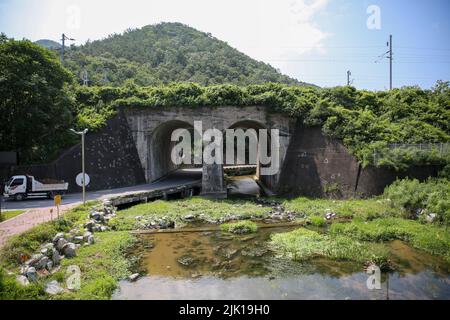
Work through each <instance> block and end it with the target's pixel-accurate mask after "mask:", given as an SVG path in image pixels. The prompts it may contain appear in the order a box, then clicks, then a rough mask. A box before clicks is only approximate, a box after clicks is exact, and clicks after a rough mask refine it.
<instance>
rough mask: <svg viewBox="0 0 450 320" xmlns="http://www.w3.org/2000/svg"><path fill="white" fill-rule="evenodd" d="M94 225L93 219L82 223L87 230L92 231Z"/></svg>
mask: <svg viewBox="0 0 450 320" xmlns="http://www.w3.org/2000/svg"><path fill="white" fill-rule="evenodd" d="M94 226H95V221H92V220H90V221H88V222H86V223H85V224H84V227H85V228H86V229H87V230H88V231H89V232H92V231H93V228H94Z"/></svg>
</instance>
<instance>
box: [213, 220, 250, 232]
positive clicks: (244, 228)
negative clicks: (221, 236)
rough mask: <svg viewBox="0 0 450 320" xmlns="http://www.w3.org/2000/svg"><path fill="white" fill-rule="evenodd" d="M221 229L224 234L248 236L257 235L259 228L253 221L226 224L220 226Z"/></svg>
mask: <svg viewBox="0 0 450 320" xmlns="http://www.w3.org/2000/svg"><path fill="white" fill-rule="evenodd" d="M220 229H221V230H222V231H224V232H229V233H234V234H247V233H256V231H258V226H257V225H256V223H254V222H253V221H239V222H233V223H224V224H222V225H221V226H220Z"/></svg>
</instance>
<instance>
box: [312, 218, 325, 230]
mask: <svg viewBox="0 0 450 320" xmlns="http://www.w3.org/2000/svg"><path fill="white" fill-rule="evenodd" d="M308 221H309V222H310V223H311V225H313V226H314V227H319V228H322V227H325V226H326V224H327V221H326V220H325V218H324V217H319V216H311V217H309V218H308Z"/></svg>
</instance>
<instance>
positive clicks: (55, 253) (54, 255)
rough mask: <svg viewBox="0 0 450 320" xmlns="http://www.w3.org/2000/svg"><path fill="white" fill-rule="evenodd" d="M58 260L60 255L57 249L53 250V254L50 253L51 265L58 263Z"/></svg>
mask: <svg viewBox="0 0 450 320" xmlns="http://www.w3.org/2000/svg"><path fill="white" fill-rule="evenodd" d="M60 261H61V255H60V254H59V252H58V250H54V251H53V255H52V262H53V266H57V265H59V262H60Z"/></svg>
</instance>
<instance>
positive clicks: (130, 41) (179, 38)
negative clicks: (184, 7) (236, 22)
mask: <svg viewBox="0 0 450 320" xmlns="http://www.w3.org/2000/svg"><path fill="white" fill-rule="evenodd" d="M66 63H67V64H66V66H67V67H68V68H69V69H70V70H71V71H72V72H73V73H74V74H75V75H77V76H78V78H79V79H80V81H81V78H83V75H84V74H85V72H84V70H86V71H87V76H88V79H89V81H90V82H89V83H90V84H91V85H112V86H119V85H123V84H124V83H125V82H126V81H127V80H129V79H132V80H134V82H135V83H136V84H137V85H144V86H148V85H157V84H165V83H169V82H195V83H199V84H203V85H212V84H225V83H232V84H238V85H248V84H261V83H266V82H276V83H283V84H290V85H294V84H296V85H299V84H302V83H301V82H299V81H297V80H295V79H292V78H289V77H288V76H285V75H283V74H281V73H280V72H278V71H277V70H276V69H275V68H273V67H271V66H270V65H268V64H265V63H263V62H258V61H255V60H254V59H252V58H250V57H248V56H247V55H245V54H243V53H241V52H239V51H238V50H236V49H234V48H232V47H230V46H229V45H228V44H227V43H225V42H223V41H220V40H218V39H216V38H214V37H213V36H212V35H211V34H208V33H204V32H200V31H198V30H195V29H193V28H191V27H189V26H186V25H183V24H181V23H160V24H157V25H149V26H146V27H143V28H142V29H135V30H131V29H129V30H127V31H125V32H124V33H123V34H114V35H110V36H109V37H107V38H106V39H103V40H98V41H93V42H87V43H86V44H85V45H82V46H72V47H71V48H70V50H68V51H67V53H66Z"/></svg>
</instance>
